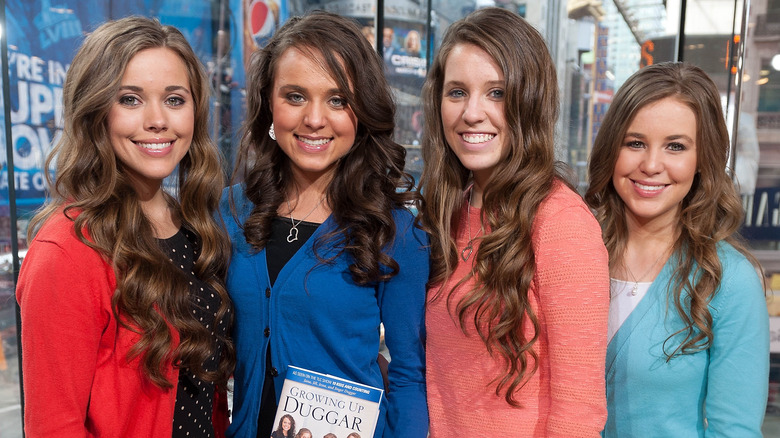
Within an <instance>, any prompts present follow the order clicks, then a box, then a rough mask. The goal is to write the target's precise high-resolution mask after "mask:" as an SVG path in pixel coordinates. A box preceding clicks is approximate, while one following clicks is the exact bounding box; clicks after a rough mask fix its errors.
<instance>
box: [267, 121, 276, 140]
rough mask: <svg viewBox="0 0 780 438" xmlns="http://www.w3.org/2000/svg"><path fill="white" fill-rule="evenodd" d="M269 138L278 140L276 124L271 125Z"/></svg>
mask: <svg viewBox="0 0 780 438" xmlns="http://www.w3.org/2000/svg"><path fill="white" fill-rule="evenodd" d="M268 136H269V137H271V140H276V132H274V124H273V123H271V128H270V129H268Z"/></svg>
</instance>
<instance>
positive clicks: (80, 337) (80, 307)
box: [16, 222, 115, 438]
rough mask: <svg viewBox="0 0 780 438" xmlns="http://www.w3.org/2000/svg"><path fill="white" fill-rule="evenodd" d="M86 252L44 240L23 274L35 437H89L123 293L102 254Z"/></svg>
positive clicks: (20, 294)
mask: <svg viewBox="0 0 780 438" xmlns="http://www.w3.org/2000/svg"><path fill="white" fill-rule="evenodd" d="M59 224H60V225H64V223H63V222H60V223H59ZM71 224H72V223H71ZM39 234H40V233H39ZM73 239H75V237H73ZM71 243H72V242H71ZM78 245H80V243H76V244H73V245H66V246H63V245H62V242H61V241H47V240H39V239H36V240H35V241H33V243H32V245H31V246H30V249H29V251H28V253H27V256H26V257H25V259H24V263H23V264H22V269H21V271H20V274H19V284H18V287H17V290H16V294H17V300H18V301H19V306H20V308H21V321H22V346H23V348H22V353H23V357H22V359H23V377H24V399H25V410H24V412H25V434H26V436H27V437H31V438H35V437H44V436H57V437H84V436H86V435H87V429H86V424H85V423H86V418H87V409H88V406H89V403H90V391H91V389H92V382H93V379H94V377H95V370H96V367H97V362H98V351H99V347H100V343H101V336H102V333H103V331H104V330H105V329H106V327H107V325H108V321H109V319H110V318H111V314H110V303H109V302H108V301H109V300H110V297H111V293H112V290H113V288H114V286H115V285H113V284H112V282H113V277H112V276H111V277H109V276H108V275H106V274H107V273H106V266H107V265H106V264H105V263H104V262H103V261H102V259H101V258H100V257H99V256H98V255H97V253H95V252H94V251H93V250H92V249H90V248H88V247H87V246H86V245H83V244H81V247H82V248H81V249H83V250H79V251H74V248H76V247H77V246H78Z"/></svg>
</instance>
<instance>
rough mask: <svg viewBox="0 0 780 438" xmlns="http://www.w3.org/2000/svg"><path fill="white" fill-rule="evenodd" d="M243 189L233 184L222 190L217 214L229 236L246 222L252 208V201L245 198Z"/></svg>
mask: <svg viewBox="0 0 780 438" xmlns="http://www.w3.org/2000/svg"><path fill="white" fill-rule="evenodd" d="M245 189H246V186H245V185H244V184H234V185H232V186H229V187H225V188H224V189H223V190H222V198H221V199H220V201H219V212H220V214H221V216H222V220H223V221H224V222H225V227H226V228H227V230H228V232H229V233H230V234H231V235H232V234H233V233H234V232H235V231H236V230H237V229H239V228H240V226H241V224H243V223H244V222H245V221H246V219H247V218H248V217H249V214H250V213H251V212H252V208H254V204H252V201H250V200H249V199H248V198H247V197H246V193H245Z"/></svg>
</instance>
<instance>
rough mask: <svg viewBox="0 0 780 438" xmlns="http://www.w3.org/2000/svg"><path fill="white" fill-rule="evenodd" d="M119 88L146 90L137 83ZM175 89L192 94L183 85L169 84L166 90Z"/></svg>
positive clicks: (171, 90) (135, 90)
mask: <svg viewBox="0 0 780 438" xmlns="http://www.w3.org/2000/svg"><path fill="white" fill-rule="evenodd" d="M119 89H120V90H130V91H133V92H136V93H140V92H142V91H144V89H143V88H142V87H139V86H137V85H122V86H120V87H119ZM174 91H183V92H185V93H187V94H190V90H189V89H188V88H187V87H182V86H181V85H168V86H167V87H165V92H166V93H171V92H174Z"/></svg>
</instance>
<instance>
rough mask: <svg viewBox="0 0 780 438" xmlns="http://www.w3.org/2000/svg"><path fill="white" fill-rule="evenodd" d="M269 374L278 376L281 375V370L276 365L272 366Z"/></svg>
mask: <svg viewBox="0 0 780 438" xmlns="http://www.w3.org/2000/svg"><path fill="white" fill-rule="evenodd" d="M268 374H270V375H271V377H276V376H278V375H279V370H277V369H276V367H271V369H270V370H268Z"/></svg>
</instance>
